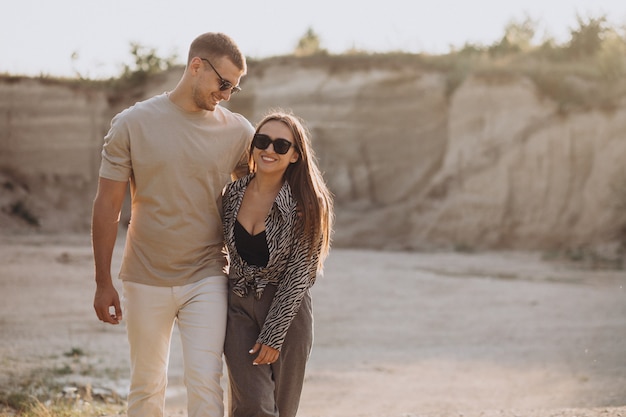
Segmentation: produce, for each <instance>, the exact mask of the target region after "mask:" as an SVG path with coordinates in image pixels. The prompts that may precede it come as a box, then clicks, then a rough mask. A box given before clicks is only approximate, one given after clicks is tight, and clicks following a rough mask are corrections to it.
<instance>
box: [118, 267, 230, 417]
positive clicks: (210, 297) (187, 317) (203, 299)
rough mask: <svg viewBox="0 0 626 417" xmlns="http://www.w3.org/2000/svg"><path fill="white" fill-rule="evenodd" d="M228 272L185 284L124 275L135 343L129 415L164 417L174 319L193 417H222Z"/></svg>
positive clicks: (131, 341)
mask: <svg viewBox="0 0 626 417" xmlns="http://www.w3.org/2000/svg"><path fill="white" fill-rule="evenodd" d="M227 285H228V284H227V278H226V277H225V276H215V277H208V278H205V279H203V280H200V281H198V282H195V283H193V284H189V285H184V286H180V287H155V286H150V285H143V284H137V283H135V282H128V281H125V282H124V284H123V288H124V301H123V303H124V319H125V321H126V329H127V332H128V342H129V345H130V366H131V369H130V391H129V394H128V417H161V416H163V414H164V408H165V387H166V385H167V367H168V361H169V353H170V341H171V337H172V330H173V328H174V323H175V322H176V321H178V330H179V332H180V337H181V341H182V350H183V363H184V368H185V372H184V382H185V386H186V388H187V408H188V416H189V417H222V416H223V415H224V396H223V391H222V387H221V385H220V378H221V376H222V352H223V348H224V334H225V331H226V311H227V293H228V287H227Z"/></svg>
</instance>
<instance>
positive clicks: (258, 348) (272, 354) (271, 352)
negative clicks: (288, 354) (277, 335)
mask: <svg viewBox="0 0 626 417" xmlns="http://www.w3.org/2000/svg"><path fill="white" fill-rule="evenodd" d="M257 352H259V354H258V355H257V357H256V358H255V359H254V361H252V365H271V364H272V363H274V362H276V360H277V359H278V356H279V355H280V352H279V351H278V350H276V349H274V348H272V347H269V346H267V345H263V344H261V343H256V344H255V345H254V347H253V348H252V349H250V351H248V353H249V354H251V355H254V354H255V353H257Z"/></svg>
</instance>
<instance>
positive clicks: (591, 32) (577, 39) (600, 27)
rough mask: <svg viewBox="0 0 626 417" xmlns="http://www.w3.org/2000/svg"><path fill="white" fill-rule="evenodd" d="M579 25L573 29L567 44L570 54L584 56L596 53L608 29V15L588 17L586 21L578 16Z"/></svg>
mask: <svg viewBox="0 0 626 417" xmlns="http://www.w3.org/2000/svg"><path fill="white" fill-rule="evenodd" d="M576 20H577V22H578V27H577V28H575V29H571V30H570V33H571V36H572V37H571V39H570V41H569V45H568V46H567V51H568V53H569V55H571V56H573V57H583V56H592V55H595V54H596V53H597V52H598V51H600V49H601V48H602V39H603V37H604V34H605V33H606V31H607V26H606V16H600V17H597V18H594V17H588V18H587V20H586V21H585V20H584V19H583V18H582V17H580V15H577V16H576Z"/></svg>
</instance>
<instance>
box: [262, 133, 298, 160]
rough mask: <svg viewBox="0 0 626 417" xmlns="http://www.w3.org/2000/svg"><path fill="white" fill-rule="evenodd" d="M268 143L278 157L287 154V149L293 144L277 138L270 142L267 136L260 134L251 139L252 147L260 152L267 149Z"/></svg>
mask: <svg viewBox="0 0 626 417" xmlns="http://www.w3.org/2000/svg"><path fill="white" fill-rule="evenodd" d="M270 143H271V144H272V146H273V147H274V152H276V153H277V154H279V155H284V154H286V153H287V152H289V148H291V145H293V143H291V142H289V141H288V140H287V139H283V138H278V139H273V140H272V139H271V138H270V137H269V136H267V135H264V134H262V133H255V134H254V139H252V145H253V146H254V147H255V148H258V149H261V150H263V149H267V148H268V146H270Z"/></svg>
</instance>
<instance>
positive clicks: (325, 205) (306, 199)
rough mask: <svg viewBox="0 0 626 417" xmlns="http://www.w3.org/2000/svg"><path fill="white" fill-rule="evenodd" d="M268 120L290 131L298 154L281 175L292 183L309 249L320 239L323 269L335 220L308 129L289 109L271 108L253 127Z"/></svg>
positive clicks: (257, 129) (320, 267) (292, 190)
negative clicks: (280, 123) (311, 244)
mask: <svg viewBox="0 0 626 417" xmlns="http://www.w3.org/2000/svg"><path fill="white" fill-rule="evenodd" d="M269 121H278V122H282V123H284V124H285V125H286V126H287V127H289V129H290V130H291V133H292V134H293V138H294V142H295V150H296V152H298V154H299V155H300V157H299V158H298V160H297V161H296V162H294V163H291V164H289V166H288V167H287V170H286V171H285V174H284V178H285V180H286V181H287V182H288V183H289V186H290V187H291V192H292V194H293V196H294V198H295V200H296V202H297V204H298V209H299V211H300V213H301V220H302V221H301V224H302V231H303V233H305V234H308V235H309V236H310V237H311V241H312V242H313V247H312V250H317V246H316V243H317V242H320V243H321V253H320V259H319V263H318V269H320V270H321V269H322V267H323V264H324V260H325V259H326V257H327V256H328V253H329V251H330V241H331V234H332V227H333V220H334V212H333V199H332V194H331V192H330V191H329V189H328V187H327V186H326V183H325V182H324V178H323V176H322V173H321V171H320V169H319V167H318V162H317V158H316V156H315V152H314V151H313V147H312V146H311V138H310V134H309V131H308V129H307V128H306V126H305V124H304V122H303V121H302V119H300V118H299V117H298V116H296V115H294V114H293V113H291V112H287V111H284V110H273V111H271V112H269V113H268V114H267V115H266V116H265V117H264V118H263V119H262V120H261V121H260V122H259V123H258V124H257V127H256V132H258V131H259V130H260V129H261V127H263V125H265V124H266V123H267V122H269ZM252 150H253V146H252V145H250V159H249V164H250V171H251V172H256V164H255V163H254V160H253V159H252Z"/></svg>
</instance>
